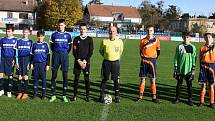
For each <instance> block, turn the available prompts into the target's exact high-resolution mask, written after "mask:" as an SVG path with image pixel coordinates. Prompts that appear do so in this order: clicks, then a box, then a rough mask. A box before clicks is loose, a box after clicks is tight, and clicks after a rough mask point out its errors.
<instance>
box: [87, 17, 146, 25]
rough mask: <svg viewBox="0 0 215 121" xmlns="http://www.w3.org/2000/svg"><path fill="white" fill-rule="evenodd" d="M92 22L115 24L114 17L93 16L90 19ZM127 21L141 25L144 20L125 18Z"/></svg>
mask: <svg viewBox="0 0 215 121" xmlns="http://www.w3.org/2000/svg"><path fill="white" fill-rule="evenodd" d="M90 19H91V20H94V21H101V22H104V21H106V22H107V21H108V22H113V17H102V16H91V18H90ZM124 19H125V20H131V22H132V23H137V24H141V23H142V19H141V18H124Z"/></svg>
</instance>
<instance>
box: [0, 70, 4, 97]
mask: <svg viewBox="0 0 215 121" xmlns="http://www.w3.org/2000/svg"><path fill="white" fill-rule="evenodd" d="M3 75H4V74H3V73H0V96H2V95H4V85H3Z"/></svg>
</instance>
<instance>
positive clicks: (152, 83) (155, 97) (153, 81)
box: [150, 78, 157, 102]
mask: <svg viewBox="0 0 215 121" xmlns="http://www.w3.org/2000/svg"><path fill="white" fill-rule="evenodd" d="M150 85H151V86H150V90H151V94H152V101H153V102H156V100H157V96H156V94H157V88H156V84H155V78H153V79H150Z"/></svg>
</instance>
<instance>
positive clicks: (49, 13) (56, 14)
mask: <svg viewBox="0 0 215 121" xmlns="http://www.w3.org/2000/svg"><path fill="white" fill-rule="evenodd" d="M36 11H37V25H38V28H43V29H55V28H56V23H57V21H58V20H59V19H65V20H66V25H67V27H68V28H71V27H72V26H73V25H74V24H76V23H77V22H78V21H80V20H81V19H82V17H83V7H82V0H43V1H40V2H38V7H37V9H36Z"/></svg>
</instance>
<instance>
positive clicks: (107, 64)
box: [101, 60, 120, 80]
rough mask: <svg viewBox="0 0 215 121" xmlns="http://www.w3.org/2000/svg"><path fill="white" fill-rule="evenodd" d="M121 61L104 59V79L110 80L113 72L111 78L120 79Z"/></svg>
mask: <svg viewBox="0 0 215 121" xmlns="http://www.w3.org/2000/svg"><path fill="white" fill-rule="evenodd" d="M119 70H120V63H119V60H117V61H108V60H103V63H102V70H101V75H102V78H103V79H104V80H109V75H110V73H111V80H118V78H119Z"/></svg>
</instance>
